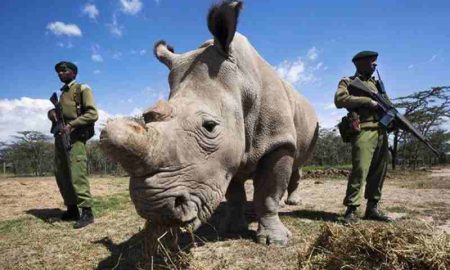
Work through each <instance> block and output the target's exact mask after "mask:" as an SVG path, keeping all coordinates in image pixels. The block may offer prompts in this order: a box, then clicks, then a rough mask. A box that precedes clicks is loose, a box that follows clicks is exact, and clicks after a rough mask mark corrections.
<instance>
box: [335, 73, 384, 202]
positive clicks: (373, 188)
mask: <svg viewBox="0 0 450 270" xmlns="http://www.w3.org/2000/svg"><path fill="white" fill-rule="evenodd" d="M355 76H358V77H359V78H360V79H361V80H362V81H363V83H364V84H365V85H366V86H367V87H368V88H369V89H370V90H372V91H373V92H376V93H378V89H377V82H376V80H375V79H374V78H373V77H371V78H364V76H362V75H359V74H356V75H355ZM354 78H355V77H345V78H343V79H342V80H341V81H340V82H339V86H338V89H337V91H336V95H335V99H334V102H335V105H336V107H338V108H346V109H348V110H349V111H355V112H357V113H358V115H359V116H360V121H361V124H360V127H361V131H360V132H359V134H357V135H355V136H354V137H353V138H352V139H351V145H352V172H351V174H350V177H349V179H348V184H347V191H346V195H345V199H344V205H345V206H354V207H357V206H359V205H360V204H361V197H362V194H361V187H362V185H363V184H364V182H365V181H366V182H367V184H366V188H365V192H364V197H365V198H366V199H368V200H369V202H372V203H375V204H376V203H377V202H378V201H379V200H380V199H381V190H382V188H383V182H384V177H385V175H386V169H387V162H388V138H387V132H386V130H385V129H384V128H382V127H381V126H380V124H379V123H378V120H379V119H378V115H377V113H376V111H375V110H374V109H373V108H371V101H372V100H371V99H370V98H369V97H356V96H352V95H350V94H349V92H348V89H347V88H348V86H349V85H350V83H351V82H352V80H353V79H354Z"/></svg>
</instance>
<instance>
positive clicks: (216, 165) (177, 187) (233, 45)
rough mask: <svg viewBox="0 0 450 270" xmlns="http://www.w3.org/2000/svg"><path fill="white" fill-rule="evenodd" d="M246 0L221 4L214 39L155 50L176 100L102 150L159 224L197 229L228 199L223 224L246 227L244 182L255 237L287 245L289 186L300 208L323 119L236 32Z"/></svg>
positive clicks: (130, 125)
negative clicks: (284, 210) (282, 207)
mask: <svg viewBox="0 0 450 270" xmlns="http://www.w3.org/2000/svg"><path fill="white" fill-rule="evenodd" d="M241 7H242V2H240V1H225V2H222V3H219V4H217V5H215V6H213V7H212V8H211V9H210V11H209V14H208V28H209V30H210V32H211V33H212V35H213V36H214V39H213V40H209V41H206V42H205V43H204V44H203V45H201V46H200V47H199V48H198V49H195V50H192V51H189V52H187V53H184V54H177V53H175V52H174V51H173V49H172V47H170V46H169V45H167V44H166V43H165V42H164V41H160V42H158V43H156V45H155V47H154V53H155V55H156V57H157V58H158V60H159V61H161V62H162V63H164V64H165V65H166V66H167V67H168V68H169V70H170V73H169V84H170V96H169V100H168V101H159V102H158V103H157V104H156V105H155V106H154V107H152V108H150V109H149V110H147V111H146V112H144V114H143V116H144V120H145V125H143V124H139V123H137V122H135V121H131V120H126V119H117V120H112V121H110V122H109V123H107V125H106V126H105V128H104V129H103V131H102V133H101V144H102V148H103V150H104V151H105V152H106V153H107V154H108V155H109V156H110V157H111V158H112V159H114V160H116V161H118V162H119V163H120V164H121V165H122V166H123V168H124V169H125V170H126V171H127V172H128V173H129V174H130V194H131V198H132V200H133V203H134V204H135V207H136V210H137V212H138V213H139V215H141V216H142V217H144V218H146V219H148V220H150V221H151V223H153V224H155V223H156V224H159V225H162V226H193V227H195V228H196V227H198V226H199V225H200V224H201V222H204V221H206V220H207V219H208V218H209V217H210V216H211V215H212V213H213V211H214V209H215V208H216V207H217V206H218V205H219V203H220V202H221V200H222V199H223V196H224V195H225V197H226V199H227V205H228V208H229V211H228V218H227V219H226V220H227V221H226V222H225V224H223V226H222V228H225V229H228V230H232V231H239V230H243V229H245V230H247V229H248V224H247V223H246V221H245V217H244V204H245V202H246V195H245V190H244V181H246V180H247V179H250V178H251V179H253V184H254V190H255V191H254V209H255V214H256V217H257V220H258V223H259V226H258V231H257V241H258V242H260V243H264V244H271V243H275V244H281V245H284V244H286V243H287V241H288V238H289V236H290V232H289V230H288V229H287V228H286V227H285V226H284V225H283V223H282V222H281V221H280V219H279V216H278V209H279V204H280V200H281V198H282V196H283V194H284V193H285V192H286V190H287V191H288V193H289V198H288V201H291V202H293V203H295V202H296V201H297V200H298V198H297V197H296V196H297V194H296V189H297V188H298V182H299V180H300V175H299V168H300V167H301V166H302V165H303V164H304V163H305V161H306V160H307V159H308V157H309V156H310V155H311V153H312V151H313V148H314V144H315V141H316V139H317V132H318V121H317V117H316V113H315V112H314V109H313V108H312V106H311V105H310V104H309V103H308V101H307V100H306V99H305V98H304V97H303V96H301V95H300V94H299V93H298V92H297V91H296V90H295V89H294V88H293V87H292V86H291V85H290V84H289V83H288V82H286V81H284V80H283V79H281V78H280V77H279V76H278V75H277V73H276V72H275V71H274V69H273V68H272V66H271V65H270V64H269V63H267V62H266V61H265V60H264V59H263V58H262V57H261V56H260V55H259V54H258V52H257V51H256V50H255V48H253V46H252V45H251V44H250V43H249V41H248V40H247V38H246V37H245V36H243V35H241V34H239V33H237V32H236V25H237V19H238V15H239V12H240V10H241Z"/></svg>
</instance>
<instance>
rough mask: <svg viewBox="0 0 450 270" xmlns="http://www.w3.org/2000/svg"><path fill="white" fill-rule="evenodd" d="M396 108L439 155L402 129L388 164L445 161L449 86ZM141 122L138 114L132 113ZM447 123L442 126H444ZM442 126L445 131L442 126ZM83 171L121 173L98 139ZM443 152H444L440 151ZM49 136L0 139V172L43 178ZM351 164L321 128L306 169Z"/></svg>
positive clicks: (49, 158)
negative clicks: (102, 149)
mask: <svg viewBox="0 0 450 270" xmlns="http://www.w3.org/2000/svg"><path fill="white" fill-rule="evenodd" d="M394 102H395V103H396V107H397V108H398V109H399V110H400V111H402V112H403V113H404V114H405V116H406V117H407V118H408V119H409V120H410V121H411V122H412V123H413V125H414V126H415V127H416V128H417V129H418V130H420V131H421V132H422V133H423V134H424V135H425V137H426V138H428V140H430V142H431V144H432V145H433V147H435V148H436V149H437V150H438V151H440V152H441V153H443V155H442V156H441V157H440V158H438V157H436V156H434V154H433V153H432V152H431V151H430V150H428V149H427V148H426V147H425V146H424V145H423V144H422V143H420V142H418V141H417V139H415V138H414V137H412V136H411V135H410V134H408V133H405V132H403V131H397V132H394V133H391V136H390V145H391V146H390V150H391V151H390V152H391V157H393V158H392V166H393V167H395V165H401V166H404V167H411V168H416V167H421V166H430V165H434V164H437V163H443V162H450V160H449V156H448V155H449V154H450V131H449V130H447V129H448V122H449V119H450V86H444V87H433V88H431V89H429V90H425V91H420V92H415V93H413V94H411V95H408V96H405V97H399V98H396V99H394ZM132 119H134V120H136V121H143V120H142V119H141V117H137V116H136V117H132ZM446 124H447V126H445V125H446ZM446 128H447V129H446ZM87 154H88V170H89V173H91V174H102V175H124V174H125V172H124V170H123V169H122V168H121V167H120V166H119V165H118V164H117V163H115V162H112V161H111V160H109V159H107V158H106V156H105V155H104V154H103V153H102V151H101V150H100V147H99V141H98V140H91V141H89V142H88V144H87ZM445 154H446V155H445ZM53 160H54V150H53V138H52V137H50V136H47V135H45V134H43V133H41V132H38V131H21V132H18V133H17V134H16V135H15V136H13V142H11V143H6V142H0V166H1V170H2V171H1V172H0V173H5V174H8V175H30V176H31V175H32V176H43V175H52V174H53ZM350 164H351V147H350V145H349V144H346V143H344V142H342V140H341V138H340V136H339V134H338V133H337V131H336V129H333V128H331V129H326V128H322V129H321V130H320V132H319V139H318V141H317V145H316V148H315V152H314V155H313V157H312V159H311V160H310V161H309V163H308V164H307V165H308V167H307V170H311V169H314V168H324V167H325V168H326V167H339V168H342V167H345V168H348V167H349V165H350Z"/></svg>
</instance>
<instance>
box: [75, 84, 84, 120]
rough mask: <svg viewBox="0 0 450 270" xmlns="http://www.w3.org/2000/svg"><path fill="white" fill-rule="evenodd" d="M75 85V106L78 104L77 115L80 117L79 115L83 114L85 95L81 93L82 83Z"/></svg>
mask: <svg viewBox="0 0 450 270" xmlns="http://www.w3.org/2000/svg"><path fill="white" fill-rule="evenodd" d="M75 87H76V88H75V96H74V100H75V106H76V110H77V117H78V116H81V114H82V110H81V106H82V104H83V97H82V95H81V84H77V85H76V86H75Z"/></svg>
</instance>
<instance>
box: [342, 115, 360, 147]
mask: <svg viewBox="0 0 450 270" xmlns="http://www.w3.org/2000/svg"><path fill="white" fill-rule="evenodd" d="M338 129H339V133H340V134H341V138H342V141H343V142H346V143H348V142H351V140H352V138H353V137H354V136H356V135H358V134H359V132H360V131H361V126H360V120H359V115H358V114H357V113H356V112H349V113H348V114H347V116H344V117H342V120H341V122H340V123H339V124H338Z"/></svg>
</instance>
